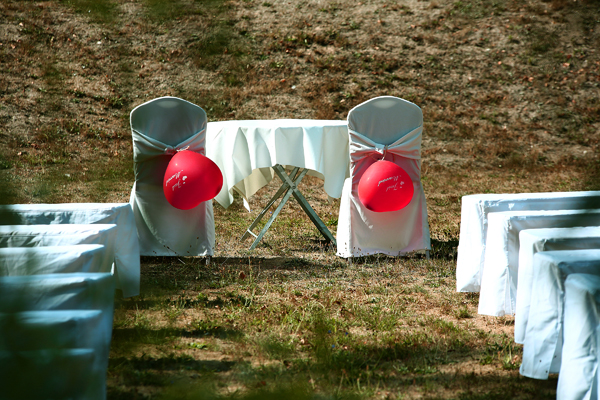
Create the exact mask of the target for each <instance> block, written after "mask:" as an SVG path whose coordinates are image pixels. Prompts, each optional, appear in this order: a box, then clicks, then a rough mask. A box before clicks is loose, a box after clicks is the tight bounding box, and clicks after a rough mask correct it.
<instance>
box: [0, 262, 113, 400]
mask: <svg viewBox="0 0 600 400" xmlns="http://www.w3.org/2000/svg"><path fill="white" fill-rule="evenodd" d="M114 290H115V289H114V277H113V275H112V274H110V273H81V272H80V273H59V274H44V275H23V276H2V277H0V364H2V363H3V362H4V363H5V364H6V365H9V366H10V371H9V373H8V375H6V374H3V373H0V380H1V379H3V378H6V377H7V376H10V377H12V378H14V379H6V381H5V382H4V383H3V384H2V385H0V387H2V388H3V395H4V394H6V393H7V392H9V391H10V389H11V388H12V389H14V390H15V393H18V396H17V397H16V398H42V397H43V396H37V395H34V394H33V393H31V395H30V396H25V395H24V393H25V392H22V390H24V387H22V386H21V385H20V382H21V380H20V377H22V376H26V377H29V378H30V379H33V378H35V383H36V385H34V386H36V387H41V388H44V390H42V391H41V392H39V393H43V395H44V396H45V397H44V398H46V397H48V398H86V399H97V400H103V399H106V371H107V368H108V357H109V351H110V342H111V337H112V322H113V314H114ZM78 349H89V351H90V352H92V357H87V356H85V357H82V355H81V352H80V351H79V350H78ZM52 363H55V364H56V367H57V368H58V367H59V364H60V368H61V373H60V374H58V373H57V372H56V371H58V369H56V370H52V369H51V368H48V364H52ZM1 368H2V367H1V365H0V369H1ZM82 371H87V372H86V375H85V376H84V377H82V379H83V378H85V385H83V386H81V385H77V384H75V385H73V382H71V381H70V377H71V376H80V374H81V372H82ZM0 382H1V381H0ZM30 382H31V381H30ZM65 382H70V385H65V384H64V383H65ZM69 387H70V388H71V389H69V391H68V393H69V394H70V395H69V396H66V395H64V396H63V395H56V396H55V395H50V394H49V393H61V392H62V390H65V389H66V388H69ZM20 391H21V392H20ZM36 393H38V392H36ZM80 393H83V394H80ZM19 396H21V397H19ZM3 398H4V397H3ZM7 398H8V397H7Z"/></svg>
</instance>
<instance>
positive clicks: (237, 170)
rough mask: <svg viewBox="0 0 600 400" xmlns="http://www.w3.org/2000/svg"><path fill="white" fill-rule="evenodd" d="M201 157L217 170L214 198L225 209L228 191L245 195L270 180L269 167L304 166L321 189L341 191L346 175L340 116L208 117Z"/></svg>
mask: <svg viewBox="0 0 600 400" xmlns="http://www.w3.org/2000/svg"><path fill="white" fill-rule="evenodd" d="M206 137H207V148H206V156H207V157H208V158H210V159H211V160H213V161H214V162H215V164H217V165H218V166H219V168H220V169H221V171H222V173H223V188H222V189H221V192H220V193H219V194H218V195H217V197H215V200H216V201H217V202H218V203H219V204H220V205H222V206H223V207H224V208H227V207H229V206H230V205H231V203H232V202H233V191H236V192H238V193H240V194H241V195H242V196H243V198H244V199H246V200H247V199H249V198H250V197H251V196H252V195H254V193H256V192H257V191H258V190H259V189H260V188H262V187H263V186H265V185H266V184H267V183H269V182H270V181H271V179H273V176H274V174H273V170H272V169H271V167H272V166H274V165H277V164H280V165H285V166H294V167H300V168H308V169H309V170H310V172H309V174H310V175H313V176H317V177H319V178H321V179H323V180H324V183H323V188H324V190H325V192H326V193H327V194H328V195H329V196H330V197H334V198H339V197H340V196H341V194H342V186H343V182H344V179H345V178H346V177H348V176H349V175H348V164H349V161H348V130H347V123H346V121H331V120H310V119H306V120H303V119H275V120H246V121H219V122H209V123H208V128H207V135H206Z"/></svg>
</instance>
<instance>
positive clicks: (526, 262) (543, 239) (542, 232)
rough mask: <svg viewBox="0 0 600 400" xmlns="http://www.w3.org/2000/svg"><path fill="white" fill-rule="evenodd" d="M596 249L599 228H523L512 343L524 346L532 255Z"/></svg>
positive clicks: (529, 296) (599, 239)
mask: <svg viewBox="0 0 600 400" xmlns="http://www.w3.org/2000/svg"><path fill="white" fill-rule="evenodd" d="M585 249H600V227H576V228H546V229H527V230H524V231H521V232H520V233H519V272H518V275H519V279H518V287H517V304H516V311H515V342H517V343H521V344H522V343H524V340H525V332H526V329H527V319H528V318H529V303H530V301H531V287H532V285H533V256H534V255H535V254H536V253H537V252H540V251H552V250H585Z"/></svg>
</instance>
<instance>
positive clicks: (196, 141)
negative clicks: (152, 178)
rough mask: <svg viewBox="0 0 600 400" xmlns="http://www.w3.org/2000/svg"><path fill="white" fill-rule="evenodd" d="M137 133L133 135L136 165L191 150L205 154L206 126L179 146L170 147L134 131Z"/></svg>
mask: <svg viewBox="0 0 600 400" xmlns="http://www.w3.org/2000/svg"><path fill="white" fill-rule="evenodd" d="M132 131H133V132H135V135H133V143H134V146H133V160H134V162H136V163H140V162H144V161H147V160H149V159H151V158H154V157H156V156H162V155H165V154H166V155H173V154H175V153H177V152H178V151H183V150H190V151H193V152H195V153H200V154H204V153H205V152H204V149H205V147H206V146H205V142H206V135H205V132H206V126H205V127H204V128H203V129H202V130H200V131H198V132H196V133H195V134H194V135H192V136H190V137H189V138H187V139H186V140H184V141H183V142H181V143H179V144H178V145H177V146H170V145H168V144H165V143H162V142H161V141H158V140H156V139H153V138H151V137H149V136H146V135H145V134H143V133H141V132H139V131H137V130H135V129H132Z"/></svg>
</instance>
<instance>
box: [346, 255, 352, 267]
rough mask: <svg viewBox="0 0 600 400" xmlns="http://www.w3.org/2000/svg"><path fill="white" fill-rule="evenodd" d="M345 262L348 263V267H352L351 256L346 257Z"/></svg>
mask: <svg viewBox="0 0 600 400" xmlns="http://www.w3.org/2000/svg"><path fill="white" fill-rule="evenodd" d="M346 260H347V261H348V265H352V264H353V262H352V256H350V257H348V258H347V259H346Z"/></svg>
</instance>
